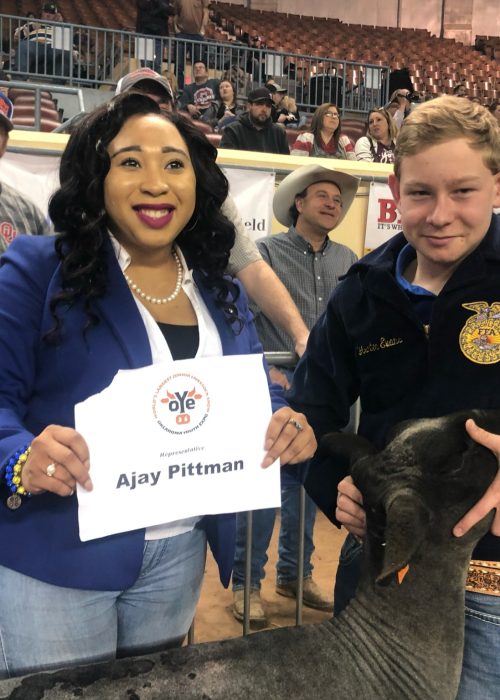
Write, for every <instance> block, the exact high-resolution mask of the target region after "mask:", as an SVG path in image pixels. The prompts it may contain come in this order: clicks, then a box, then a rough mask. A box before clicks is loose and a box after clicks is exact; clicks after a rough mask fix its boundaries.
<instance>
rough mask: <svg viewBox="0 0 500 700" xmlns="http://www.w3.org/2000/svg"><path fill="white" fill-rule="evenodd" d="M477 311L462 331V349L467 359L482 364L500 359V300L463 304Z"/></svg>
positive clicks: (492, 362)
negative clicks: (491, 302) (490, 302)
mask: <svg viewBox="0 0 500 700" xmlns="http://www.w3.org/2000/svg"><path fill="white" fill-rule="evenodd" d="M462 306H463V308H464V309H470V311H474V312H475V314H476V315H475V316H472V318H469V319H468V321H467V323H466V324H465V326H464V327H463V328H462V330H461V332H460V338H459V343H460V350H461V351H462V352H463V354H464V355H465V357H467V359H469V360H472V362H477V363H478V364H480V365H493V364H495V362H498V361H499V360H500V302H498V301H495V302H493V304H488V302H486V301H475V302H472V303H471V304H462Z"/></svg>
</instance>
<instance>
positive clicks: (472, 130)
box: [394, 96, 500, 179]
mask: <svg viewBox="0 0 500 700" xmlns="http://www.w3.org/2000/svg"><path fill="white" fill-rule="evenodd" d="M460 138H465V139H467V141H468V142H469V145H470V147H471V148H474V149H477V150H481V151H483V153H484V162H485V165H486V167H488V168H489V169H490V170H491V172H492V173H493V174H494V175H496V174H497V173H498V172H499V170H500V127H499V125H498V122H497V120H496V119H495V117H494V116H493V115H492V114H490V112H488V110H487V109H485V108H484V107H482V106H481V105H478V104H477V103H475V102H471V101H470V100H468V99H464V98H463V97H451V96H445V97H438V98H436V99H435V100H431V101H430V102H425V103H424V104H422V105H419V106H418V107H416V108H415V109H414V110H413V111H412V112H411V114H410V115H409V116H408V117H406V119H405V120H404V122H403V125H402V127H401V129H400V131H399V135H398V141H397V145H396V152H395V161H394V173H395V175H396V177H397V178H398V179H399V178H400V176H401V163H402V160H403V158H404V157H405V156H414V155H416V154H417V153H420V152H421V151H423V150H424V149H426V148H428V147H429V146H435V145H437V144H440V143H443V142H445V141H451V140H452V139H460Z"/></svg>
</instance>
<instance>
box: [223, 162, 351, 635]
mask: <svg viewBox="0 0 500 700" xmlns="http://www.w3.org/2000/svg"><path fill="white" fill-rule="evenodd" d="M358 182H359V181H358V179H357V178H355V177H352V176H351V175H347V174H344V173H340V172H337V171H334V170H330V169H329V168H324V167H322V166H318V165H310V166H305V167H303V168H299V169H297V170H295V171H294V172H293V173H291V174H290V175H288V176H287V177H285V179H284V180H283V182H282V183H281V185H280V186H279V187H278V189H277V190H276V193H275V195H274V201H273V207H274V213H275V215H276V218H277V219H278V221H279V222H280V223H281V224H283V225H285V226H289V229H288V231H287V232H286V233H279V234H277V235H274V236H269V237H267V238H262V239H261V240H260V241H258V246H259V249H260V252H261V253H262V255H263V257H264V260H266V261H267V263H268V264H269V265H270V266H271V267H272V268H273V270H274V271H275V272H276V274H277V275H278V277H279V278H280V279H281V281H282V282H283V283H284V284H285V285H286V287H287V289H288V291H289V292H290V294H291V296H292V299H293V300H294V301H295V303H296V304H297V306H298V308H299V309H300V312H301V314H302V318H303V319H304V320H305V322H306V324H307V326H308V328H312V327H313V326H314V324H315V323H316V321H317V320H318V318H319V317H320V316H321V314H322V313H323V311H324V310H325V309H326V306H327V302H328V299H329V297H330V294H331V292H332V291H333V289H334V288H335V287H336V285H337V284H338V281H339V278H340V277H341V276H342V275H344V274H345V273H346V272H347V270H348V269H349V268H350V267H351V265H352V264H353V263H354V262H355V261H356V259H357V258H356V256H355V255H354V253H353V252H352V250H350V248H347V247H346V246H344V245H340V244H338V243H334V242H333V241H331V240H330V239H329V237H328V234H329V232H330V231H331V230H332V229H334V228H335V227H336V226H338V224H339V223H340V222H341V221H342V219H343V218H344V217H345V215H346V214H347V212H348V210H349V207H350V205H351V203H352V202H353V200H354V197H355V194H356V190H357V188H358ZM255 322H256V326H257V332H258V334H259V338H260V340H261V342H262V345H263V346H264V350H265V351H266V352H267V351H277V352H290V351H291V350H293V347H292V344H291V342H290V340H289V339H288V338H287V337H286V336H285V335H284V334H283V333H282V332H280V330H279V329H278V328H276V326H275V324H274V323H272V321H270V320H269V319H268V318H266V316H265V315H264V314H263V313H262V312H261V310H260V309H255ZM270 374H271V379H272V380H273V381H274V382H275V383H277V384H280V385H281V386H282V387H283V388H284V389H288V388H289V386H290V381H291V377H292V374H293V368H290V367H273V368H271V370H270ZM300 488H301V487H300V484H299V483H298V482H297V481H295V480H294V479H293V478H292V477H291V476H289V475H288V474H287V472H286V470H283V471H282V474H281V528H280V537H279V546H278V552H279V558H278V562H277V566H276V569H277V582H276V592H277V593H278V594H280V595H283V596H287V597H296V594H297V556H298V549H299V531H298V530H299V522H298V519H299V498H300ZM275 512H276V511H275V509H264V510H258V511H255V512H254V514H253V528H252V567H251V580H250V585H251V593H250V621H251V622H253V623H256V624H263V623H265V621H266V616H265V612H264V609H263V607H262V602H261V598H260V588H261V580H262V579H263V578H264V575H265V574H264V566H265V564H266V561H267V555H266V552H267V549H268V547H269V543H270V540H271V535H272V532H273V527H274V520H275ZM315 517H316V508H315V506H314V503H313V502H312V501H311V499H310V498H309V497H308V496H306V510H305V540H304V585H303V602H304V605H308V606H309V607H312V608H317V609H319V610H331V609H332V607H333V601H332V599H331V597H329V596H326V595H325V594H323V593H322V592H321V590H320V589H319V587H318V585H317V584H316V582H315V581H314V579H313V578H312V570H313V565H312V562H311V556H312V553H313V550H314V544H313V528H314V521H315ZM236 522H237V538H236V554H235V561H234V568H233V592H234V593H233V614H234V616H235V617H236V619H238V620H242V619H243V594H244V591H243V585H244V578H245V577H244V570H245V540H246V515H245V513H238V514H237V517H236Z"/></svg>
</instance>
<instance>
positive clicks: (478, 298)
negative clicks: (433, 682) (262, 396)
mask: <svg viewBox="0 0 500 700" xmlns="http://www.w3.org/2000/svg"><path fill="white" fill-rule="evenodd" d="M389 186H390V188H391V190H392V194H393V197H394V200H395V202H396V205H397V207H398V211H399V214H400V217H401V222H402V226H403V232H402V233H400V234H396V235H395V236H393V237H392V238H390V240H389V241H388V242H387V243H385V244H384V245H382V246H381V247H379V248H378V249H377V250H375V251H373V252H372V253H369V254H368V255H366V256H365V257H364V258H363V259H361V260H360V261H359V262H358V263H356V264H355V265H354V266H353V267H352V268H351V270H350V271H349V273H348V274H347V276H346V277H345V278H344V279H343V280H342V282H340V284H339V286H338V287H337V288H336V289H335V291H334V292H333V294H332V296H331V298H330V300H329V302H328V307H327V310H326V312H325V314H324V316H323V317H322V318H321V319H320V321H319V322H318V323H317V324H316V326H315V328H314V329H313V331H312V332H311V336H310V338H309V342H308V345H307V351H306V353H305V355H304V357H303V358H302V360H301V362H299V364H298V366H297V369H296V372H295V374H294V378H293V387H292V396H291V397H290V398H289V400H290V401H291V403H292V405H293V406H294V407H295V408H297V410H301V408H300V407H301V406H303V407H306V410H305V413H306V415H307V416H308V418H309V420H310V422H311V425H312V426H313V429H314V430H315V432H316V438H317V439H318V441H319V440H320V439H321V437H322V435H324V433H325V432H329V431H332V430H338V429H340V428H341V427H342V426H343V425H345V424H346V423H347V420H348V417H349V406H350V405H351V404H352V403H353V402H354V401H355V400H356V398H357V397H358V396H359V397H360V403H361V417H360V422H359V433H360V434H361V435H363V436H364V437H366V438H367V439H368V440H370V441H371V442H373V444H374V445H375V446H376V447H377V448H382V447H383V446H384V445H385V444H386V442H387V439H388V435H389V434H390V431H391V428H392V427H393V426H394V425H395V424H396V423H398V422H400V421H403V420H406V419H413V418H424V417H425V418H428V417H429V418H432V417H438V416H443V415H446V414H449V413H451V412H453V411H458V410H468V409H470V408H472V407H474V408H483V409H492V408H496V409H498V408H500V400H499V398H498V396H497V394H496V391H495V390H492V388H493V387H495V386H498V383H499V382H500V362H499V360H500V344H499V343H498V332H497V329H498V324H499V320H498V301H497V300H498V299H499V298H500V220H499V217H498V216H497V215H495V214H493V211H492V210H493V208H495V207H498V206H500V129H499V126H498V123H497V122H496V120H495V119H493V117H492V116H491V114H489V112H488V111H487V110H486V109H485V108H484V107H481V106H480V105H477V104H474V103H472V102H470V101H469V100H464V99H456V98H454V97H451V96H447V97H442V98H437V99H435V100H431V101H430V102H426V103H425V104H422V105H419V107H418V108H417V109H415V110H413V111H412V113H411V114H410V115H409V116H408V117H407V118H406V119H405V120H404V122H403V126H402V127H401V131H400V134H399V137H398V144H397V148H396V161H395V164H394V175H390V177H389ZM467 429H468V432H469V434H470V435H471V436H472V437H473V438H475V437H476V436H477V437H478V438H479V435H478V433H479V434H480V435H481V434H483V433H484V431H480V430H479V429H478V428H474V423H473V422H472V421H468V422H467ZM496 440H497V442H498V438H496ZM438 441H439V439H438ZM478 441H479V440H478ZM480 442H481V444H483V440H482V439H480ZM486 444H488V443H486ZM346 473H347V469H346V465H342V464H341V463H340V461H339V462H338V463H335V462H334V463H332V461H331V460H328V462H326V461H322V460H321V458H316V459H313V460H312V462H311V463H310V465H309V472H308V475H307V480H306V488H307V489H308V490H309V493H310V494H314V499H315V500H316V502H317V503H320V504H321V507H322V509H323V510H324V511H325V513H328V514H329V517H330V518H333V517H334V514H335V518H336V522H337V523H342V524H344V525H345V527H346V528H347V529H348V530H349V533H350V534H349V535H348V538H347V540H346V542H345V544H344V547H343V549H342V553H341V556H340V562H339V569H338V573H337V582H336V587H335V595H334V602H335V612H336V614H338V613H340V611H341V610H342V609H343V607H345V605H346V604H347V602H348V600H349V599H350V598H351V597H352V595H353V594H354V591H355V589H356V586H357V581H358V575H359V563H360V550H361V546H362V545H361V544H360V540H362V538H363V537H364V535H365V522H366V521H365V514H364V510H363V499H362V495H361V494H360V492H359V491H358V489H357V488H356V487H355V486H354V484H353V483H352V479H351V478H350V477H346ZM459 478H460V477H459V474H458V475H457V479H458V480H457V483H456V488H459ZM499 483H500V471H499V474H498V476H497V477H496V478H495V480H494V481H493V483H492V484H491V486H490V487H489V489H488V490H487V491H486V493H485V495H484V496H483V497H482V498H481V500H480V501H479V502H478V503H477V504H476V505H475V506H474V508H473V509H472V510H470V511H469V513H468V514H467V515H465V517H464V518H462V519H461V520H460V522H458V523H457V524H456V526H455V528H454V534H455V536H462V535H464V534H465V533H466V532H467V531H468V530H469V529H470V527H472V526H473V525H474V524H475V523H477V522H478V521H479V520H480V519H481V518H483V517H484V516H485V515H486V514H487V513H489V512H491V511H492V510H495V509H496V516H495V519H494V520H493V524H492V527H491V530H490V532H489V533H487V534H486V535H485V536H484V537H483V538H482V539H481V541H480V542H479V543H478V545H477V546H476V548H475V550H474V553H473V556H472V558H473V560H474V563H476V562H477V565H478V566H485V564H484V563H485V562H489V564H488V566H489V568H490V571H491V573H487V574H483V575H480V576H479V577H477V576H474V575H472V576H469V578H468V581H467V588H466V591H465V605H466V615H465V646H464V660H463V669H462V679H461V685H460V689H459V692H458V695H457V700H471V699H472V698H476V699H479V698H481V700H483V699H484V700H486V698H487V699H488V700H493V699H494V698H497V697H498V689H499V687H500V635H499V624H500V597H499V593H500V585H499V580H498V575H497V574H498V567H499V562H500V537H499V536H500V496H499V494H500V491H499ZM393 486H395V485H394V484H393ZM367 487H368V488H370V485H369V484H367ZM410 527H411V526H410ZM450 546H452V545H451V544H450ZM483 562H484V563H483ZM476 571H477V569H476ZM410 574H411V568H410ZM485 582H487V583H485ZM396 586H397V584H396ZM429 593H430V595H432V591H430V592H429ZM490 593H491V595H490ZM424 604H425V601H424ZM457 633H458V632H457Z"/></svg>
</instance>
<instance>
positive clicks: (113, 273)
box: [0, 236, 286, 590]
mask: <svg viewBox="0 0 500 700" xmlns="http://www.w3.org/2000/svg"><path fill="white" fill-rule="evenodd" d="M54 241H55V239H54V238H53V237H40V238H38V237H32V236H20V237H19V238H17V239H16V240H15V241H14V242H13V244H12V245H11V246H10V247H9V248H8V250H7V252H6V253H5V254H4V255H3V256H2V258H1V259H0V300H1V301H0V465H3V464H4V463H5V461H6V460H7V459H8V458H9V457H10V455H11V454H12V453H14V452H15V451H16V450H17V449H18V448H19V447H22V446H23V445H24V444H27V443H30V442H31V440H32V439H33V437H34V436H36V435H38V434H39V433H40V432H41V431H42V430H43V429H44V428H45V427H47V426H48V425H50V424H58V425H64V426H70V427H74V406H75V404H76V403H78V402H80V401H83V400H84V399H86V398H87V397H88V396H91V395H92V394H95V393H97V392H99V391H101V390H102V389H104V388H105V387H106V386H108V385H109V384H110V383H111V381H112V379H113V377H114V375H115V374H116V372H117V370H119V369H134V368H138V367H144V366H147V365H150V364H151V351H150V345H149V341H148V337H147V334H146V330H145V328H144V324H143V322H142V319H141V316H140V314H139V312H138V310H137V307H136V304H135V301H134V299H133V297H132V294H131V292H130V290H129V288H128V286H127V283H126V281H125V279H124V277H123V274H122V272H121V270H120V267H119V265H118V262H117V260H116V257H115V255H114V252H113V249H112V246H111V244H109V245H108V246H107V249H106V256H107V266H108V280H109V284H108V290H107V292H106V294H105V295H104V296H103V297H102V298H101V299H99V300H98V301H96V303H95V308H96V310H97V311H98V313H99V316H100V319H101V320H100V323H99V324H98V325H97V326H95V327H93V328H91V329H89V330H88V331H87V332H86V333H85V335H83V328H84V325H85V322H86V313H85V310H84V308H83V303H82V302H81V301H77V302H75V303H74V304H72V305H71V306H70V307H67V308H63V307H59V315H60V316H61V318H62V320H63V331H62V333H63V335H62V342H60V343H59V344H58V345H51V344H49V343H47V342H45V341H44V340H43V337H44V335H45V334H46V333H47V331H48V330H50V329H51V328H52V327H53V326H54V319H53V318H52V316H51V314H50V310H49V302H50V299H51V298H52V297H53V296H54V294H55V293H57V292H58V291H59V290H60V289H61V271H60V261H59V259H58V257H57V255H56V253H55V249H54ZM195 277H196V275H195ZM199 280H200V276H198V281H199ZM198 287H199V290H200V292H201V294H202V296H203V298H204V300H205V303H206V305H207V307H208V309H209V311H210V313H211V315H212V318H213V319H214V321H215V323H216V325H217V329H218V331H219V334H220V338H221V342H222V348H223V354H224V355H237V354H246V353H260V352H262V346H261V345H260V342H259V340H258V338H257V334H256V332H255V328H254V324H253V320H252V317H251V315H250V312H249V310H248V307H247V303H246V297H245V294H244V293H242V294H241V295H240V298H239V299H238V302H237V306H238V312H239V315H240V317H241V318H242V319H244V326H243V330H242V331H241V333H240V334H239V335H236V334H235V333H234V331H233V330H232V329H231V327H230V325H229V324H228V323H227V322H226V320H225V317H224V315H223V313H222V311H221V310H220V309H219V308H218V307H217V306H216V303H215V298H214V295H213V294H212V293H211V292H210V290H207V289H206V288H205V287H204V286H203V284H198ZM270 391H271V397H272V403H273V410H277V409H278V408H280V407H281V406H285V405H286V402H285V400H284V398H283V395H282V393H281V389H280V388H279V387H277V386H276V385H271V386H270ZM1 483H2V486H1V487H0V564H1V565H3V566H6V567H8V568H11V569H14V570H16V571H19V572H21V573H24V574H26V575H28V576H32V577H34V578H36V579H39V580H41V581H46V582H48V583H52V584H55V585H59V586H66V587H70V588H84V589H94V590H121V589H125V588H128V587H130V586H131V585H132V584H133V583H134V582H135V580H136V578H137V576H138V574H139V571H140V567H141V564H142V554H143V545H144V530H143V529H142V530H135V531H132V532H126V533H123V534H119V535H113V536H110V537H103V538H101V539H98V540H92V541H90V542H80V539H79V536H78V518H77V499H76V496H73V497H71V498H61V497H59V496H57V495H55V494H49V493H46V494H42V495H41V496H36V497H33V498H29V499H23V504H22V506H21V507H20V508H19V509H18V510H15V511H12V510H9V509H8V508H7V506H6V498H7V495H8V491H7V488H6V486H5V482H4V480H2V482H1ZM202 526H204V528H205V529H206V532H207V537H208V541H209V543H210V546H211V549H212V551H213V553H214V556H215V558H216V560H217V562H218V565H219V571H220V576H221V580H222V582H223V584H224V585H225V586H227V585H228V583H229V578H230V575H231V569H232V565H233V556H234V539H235V518H234V514H223V515H217V516H205V518H204V519H203V521H202Z"/></svg>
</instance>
